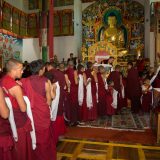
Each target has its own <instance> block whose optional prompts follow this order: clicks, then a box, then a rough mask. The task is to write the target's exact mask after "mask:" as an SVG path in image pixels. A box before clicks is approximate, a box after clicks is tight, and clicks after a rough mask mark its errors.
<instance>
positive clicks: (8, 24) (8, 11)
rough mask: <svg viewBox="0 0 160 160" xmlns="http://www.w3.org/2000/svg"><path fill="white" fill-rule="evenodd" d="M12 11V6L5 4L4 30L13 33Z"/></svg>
mask: <svg viewBox="0 0 160 160" xmlns="http://www.w3.org/2000/svg"><path fill="white" fill-rule="evenodd" d="M11 9H12V6H11V5H10V4H8V3H5V2H4V4H3V16H2V24H3V28H4V29H6V30H8V31H11V16H12V13H11Z"/></svg>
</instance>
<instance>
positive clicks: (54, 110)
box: [51, 82, 60, 121]
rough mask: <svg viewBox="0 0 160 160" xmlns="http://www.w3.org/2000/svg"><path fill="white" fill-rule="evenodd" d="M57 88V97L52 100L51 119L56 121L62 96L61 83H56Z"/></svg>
mask: <svg viewBox="0 0 160 160" xmlns="http://www.w3.org/2000/svg"><path fill="white" fill-rule="evenodd" d="M55 84H56V86H57V88H56V97H55V99H53V100H52V104H51V121H55V120H56V117H57V111H58V105H59V98H60V86H59V83H58V82H56V83H55Z"/></svg>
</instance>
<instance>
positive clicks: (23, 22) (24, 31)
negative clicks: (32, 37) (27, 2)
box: [20, 12, 27, 36]
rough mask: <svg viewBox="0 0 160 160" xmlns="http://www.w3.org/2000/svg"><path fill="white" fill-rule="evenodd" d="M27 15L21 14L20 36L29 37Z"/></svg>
mask: <svg viewBox="0 0 160 160" xmlns="http://www.w3.org/2000/svg"><path fill="white" fill-rule="evenodd" d="M26 22H27V14H26V13H24V12H21V14H20V35H21V36H27V23H26Z"/></svg>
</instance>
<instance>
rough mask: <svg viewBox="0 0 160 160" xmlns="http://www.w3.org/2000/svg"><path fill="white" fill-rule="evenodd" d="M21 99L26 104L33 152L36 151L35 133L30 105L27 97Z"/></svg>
mask: <svg viewBox="0 0 160 160" xmlns="http://www.w3.org/2000/svg"><path fill="white" fill-rule="evenodd" d="M23 98H24V100H25V102H26V104H27V115H28V117H29V119H30V120H31V125H32V131H31V132H30V135H31V139H32V149H33V150H35V149H36V133H35V127H34V120H33V115H32V110H31V104H30V101H29V99H28V97H27V96H23Z"/></svg>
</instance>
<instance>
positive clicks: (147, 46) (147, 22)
mask: <svg viewBox="0 0 160 160" xmlns="http://www.w3.org/2000/svg"><path fill="white" fill-rule="evenodd" d="M144 14H145V20H144V25H145V26H144V28H145V33H144V34H145V41H144V45H145V49H144V54H145V55H144V56H145V57H146V58H150V56H151V53H150V2H149V1H145V2H144ZM151 63H154V62H151Z"/></svg>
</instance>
